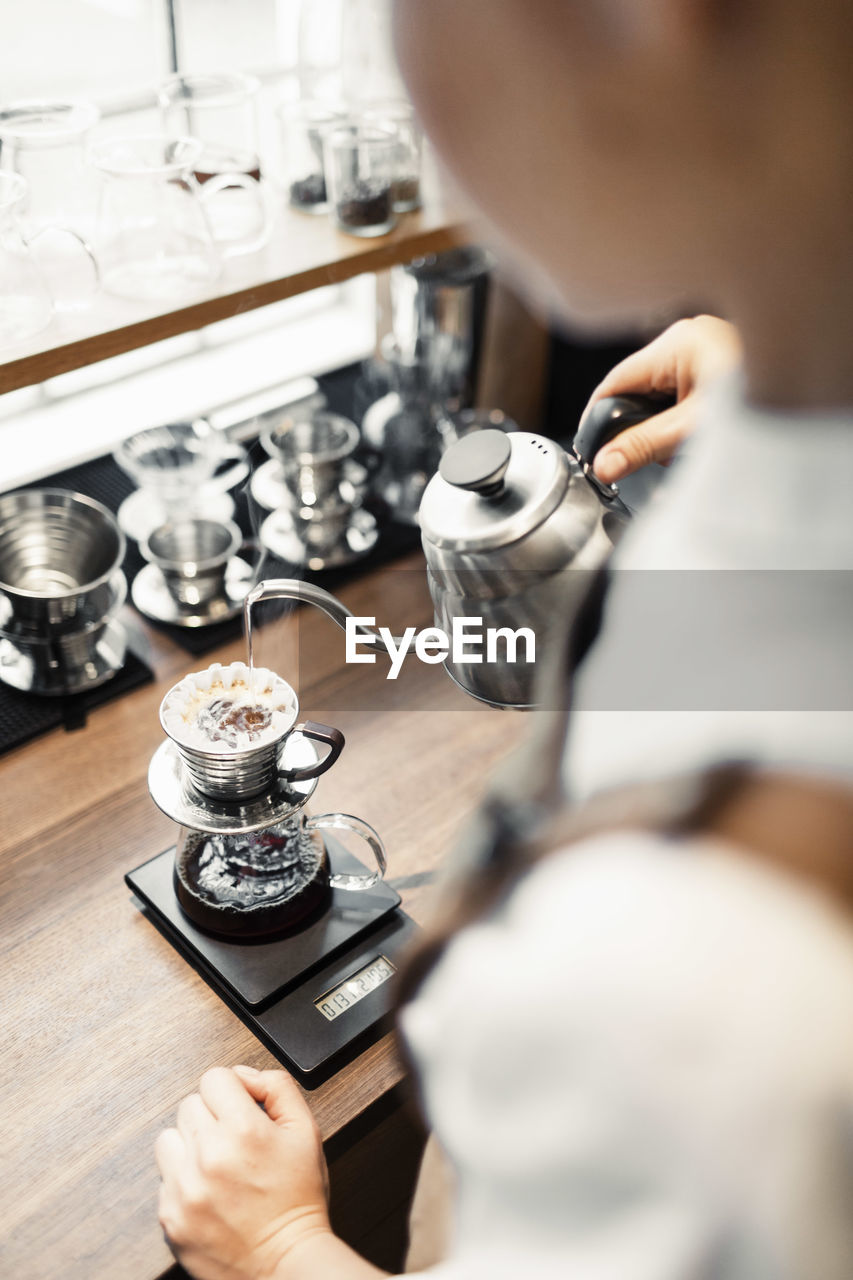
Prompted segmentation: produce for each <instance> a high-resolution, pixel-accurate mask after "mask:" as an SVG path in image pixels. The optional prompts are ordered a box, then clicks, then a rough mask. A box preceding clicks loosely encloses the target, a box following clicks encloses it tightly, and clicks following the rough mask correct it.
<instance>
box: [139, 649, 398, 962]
mask: <svg viewBox="0 0 853 1280" xmlns="http://www.w3.org/2000/svg"><path fill="white" fill-rule="evenodd" d="M226 704H227V705H226ZM199 707H200V708H201V710H200V712H199V713H198V715H197V714H196V711H197V709H198V708H199ZM259 710H263V711H264V712H266V711H270V717H271V718H270V720H269V721H268V723H267V724H265V725H264V727H263V728H262V729H257V725H256V723H253V717H254V716H255V713H256V712H258V711H259ZM208 712H209V713H210V714H209V715H208V714H207V713H208ZM298 713H299V702H298V699H297V696H296V694H295V692H294V690H293V689H292V688H291V687H290V686H289V685H288V684H287V683H286V682H285V681H284V680H282V679H281V678H280V677H279V676H277V675H275V673H274V672H271V671H269V670H267V669H265V668H254V669H252V671H251V672H250V669H249V668H248V667H247V666H246V665H245V664H244V663H232V664H231V666H230V667H221V666H219V664H214V666H212V667H210V668H208V670H207V671H206V672H199V673H194V674H192V675H190V676H187V677H186V678H185V679H184V680H183V681H181V682H179V684H177V685H175V686H174V687H173V688H172V689H171V690H170V691H169V693H167V695H166V697H165V698H164V699H163V703H162V705H161V709H160V721H161V724H162V726H163V729H164V730H165V732H166V734H167V738H166V741H165V742H164V743H162V744H161V746H160V747H159V748H158V750H157V751H156V752H155V754H154V756H153V757H152V760H151V764H150V767H149V773H148V786H149V790H150V792H151V796H152V798H153V799H154V801H155V803H156V804H157V805H158V806H159V807H160V808H161V809H162V810H163V812H164V813H166V814H167V815H168V816H169V817H170V818H172V819H173V820H174V821H175V822H177V823H178V824H179V826H180V833H179V836H178V842H177V850H176V856H175V864H174V872H173V883H174V889H175V894H176V897H177V900H178V902H179V904H180V906H181V909H182V910H183V912H184V914H185V915H186V916H187V917H188V918H189V919H190V920H191V921H192V922H193V923H194V924H196V925H199V926H200V927H201V928H202V929H204V930H206V931H207V932H209V933H213V934H216V935H220V936H224V937H229V938H235V939H249V938H259V937H271V936H274V935H278V934H282V933H286V932H287V931H289V930H291V929H293V928H294V927H296V926H299V925H301V924H302V923H304V922H305V921H306V920H308V919H310V918H314V917H315V915H317V914H319V913H321V912H322V911H323V910H324V909H325V907H326V906H327V904H328V902H329V900H330V894H331V891H332V890H333V889H342V890H346V891H356V892H358V891H363V890H365V889H370V888H372V887H373V886H374V885H375V884H376V883H377V882H378V881H379V880H380V879H381V878H382V877H383V875H384V873H385V866H386V860H385V848H384V845H383V843H382V840H381V839H380V837H379V836H378V835H377V833H376V832H375V831H374V830H373V828H372V827H371V826H369V825H368V824H367V823H366V822H363V821H362V820H361V819H360V818H357V817H354V816H353V815H351V814H344V813H324V814H320V815H315V816H313V817H309V816H308V815H307V813H306V810H305V806H306V805H307V803H308V800H309V799H310V798H311V796H312V795H313V793H314V790H315V788H316V786H317V780H318V778H319V777H320V775H321V774H323V773H325V772H326V771H327V770H328V769H330V768H331V766H332V765H333V764H334V762H335V761H336V760H337V758H338V756H339V755H340V753H341V751H342V750H343V747H344V736H343V734H342V733H341V732H340V730H339V729H336V728H334V727H332V726H331V725H323V724H318V723H316V722H314V721H311V720H308V721H305V722H301V723H297V717H298ZM205 717H207V718H205ZM200 725H201V728H199V726H200ZM211 726H212V728H213V733H212V734H211ZM256 730H257V731H256ZM218 733H219V734H221V735H223V736H219V737H217V736H216V735H217V734H218ZM205 735H206V738H207V740H205ZM315 743H320V744H324V745H325V746H326V747H327V748H328V750H327V752H326V754H325V755H323V756H319V755H318V754H317V750H316V747H315V745H314V744H315ZM329 830H336V831H348V832H350V833H352V834H354V835H357V836H359V837H360V839H362V840H363V841H364V843H365V844H366V845H367V846H368V848H369V849H370V851H371V854H372V857H373V860H374V862H375V865H376V869H375V870H373V871H366V872H364V873H363V874H355V873H347V874H335V873H333V872H332V870H331V867H330V863H329V855H328V850H327V848H326V844H325V841H324V839H323V834H322V833H323V832H324V831H329Z"/></svg>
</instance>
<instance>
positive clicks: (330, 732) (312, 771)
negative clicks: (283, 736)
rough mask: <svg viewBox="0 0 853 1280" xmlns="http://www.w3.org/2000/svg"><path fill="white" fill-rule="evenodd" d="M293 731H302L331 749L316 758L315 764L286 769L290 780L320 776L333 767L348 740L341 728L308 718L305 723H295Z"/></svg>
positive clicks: (286, 775) (300, 780) (298, 780)
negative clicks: (320, 757)
mask: <svg viewBox="0 0 853 1280" xmlns="http://www.w3.org/2000/svg"><path fill="white" fill-rule="evenodd" d="M291 732H292V733H301V734H302V736H303V737H304V738H311V739H312V740H313V741H314V742H325V744H326V746H327V747H328V748H329V750H328V751H327V752H326V754H325V755H324V756H323V758H322V759H321V760H315V761H314V763H313V764H306V765H303V766H302V767H301V768H299V769H293V770H292V771H291V770H287V771H285V772H284V777H286V778H287V780H288V782H305V781H306V780H307V779H308V778H319V776H320V774H321V773H325V772H326V770H327V769H331V767H332V765H333V764H334V763H335V761H336V760H337V758H338V756H339V755H340V754H341V752H342V751H343V749H344V743H345V741H346V739H345V738H344V735H343V734H342V733H341V731H340V729H335V728H334V726H333V725H330V724H317V722H316V721H314V720H306V721H305V723H304V724H297V725H294V727H293V729H292V730H291Z"/></svg>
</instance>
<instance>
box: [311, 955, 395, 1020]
mask: <svg viewBox="0 0 853 1280" xmlns="http://www.w3.org/2000/svg"><path fill="white" fill-rule="evenodd" d="M396 972H397V970H396V969H395V967H394V965H393V964H392V963H391V961H390V960H389V959H388V958H387V957H386V956H377V957H376V959H375V960H371V961H370V963H369V964H366V965H365V966H364V968H363V969H359V971H358V973H354V974H353V975H352V977H351V978H347V979H346V981H344V982H341V983H339V985H338V986H337V987H332V989H331V991H326V992H325V993H324V994H323V995H321V996H318V997H317V999H316V1000H315V1001H314V1007H315V1008H316V1009H318V1010H319V1011H320V1013H322V1015H323V1017H324V1018H325V1019H326V1021H327V1022H334V1020H335V1018H339V1017H340V1015H341V1014H342V1013H345V1012H346V1010H347V1009H350V1008H351V1007H352V1006H353V1005H354V1004H358V1002H359V1000H363V999H364V997H365V996H367V995H370V992H371V991H375V990H376V988H377V987H381V986H382V983H383V982H387V981H388V979H389V978H390V977H391V975H392V974H394V973H396Z"/></svg>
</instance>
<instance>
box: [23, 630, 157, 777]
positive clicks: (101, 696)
mask: <svg viewBox="0 0 853 1280" xmlns="http://www.w3.org/2000/svg"><path fill="white" fill-rule="evenodd" d="M153 678H154V677H153V673H152V671H151V668H150V667H148V666H146V664H145V663H144V662H143V661H142V659H141V658H139V657H137V655H136V654H135V653H132V652H131V651H130V650H129V649H128V651H127V658H126V660H125V664H124V666H123V667H122V669H121V671H117V672H116V674H115V675H114V676H113V677H112V679H111V680H107V682H106V683H105V684H102V685H99V686H98V687H97V689H88V690H86V692H84V693H71V694H67V695H65V696H64V697H58V698H43V697H39V696H38V695H37V694H33V693H20V692H19V691H18V690H17V689H10V688H9V686H8V685H5V684H0V754H2V753H3V752H4V751H11V750H12V748H13V747H19V746H21V745H22V743H24V742H29V740H30V738H35V737H38V735H39V734H40V733H47V731H48V730H49V729H59V728H64V729H65V730H66V732H69V733H70V732H71V731H72V730H74V729H82V728H83V727H84V725H85V724H86V718H87V716H88V714H89V712H90V711H94V709H95V707H99V706H101V705H102V704H103V703H105V702H109V701H111V699H113V698H118V697H120V695H121V694H123V693H130V691H131V689H136V688H138V687H139V686H140V685H143V684H147V683H148V681H149V680H152V679H153Z"/></svg>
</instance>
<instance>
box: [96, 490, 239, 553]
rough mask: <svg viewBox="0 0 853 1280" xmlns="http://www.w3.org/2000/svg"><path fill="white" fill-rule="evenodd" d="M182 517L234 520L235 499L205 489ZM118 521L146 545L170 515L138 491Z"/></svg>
mask: <svg viewBox="0 0 853 1280" xmlns="http://www.w3.org/2000/svg"><path fill="white" fill-rule="evenodd" d="M182 514H183V515H185V516H186V517H187V518H189V517H190V516H204V518H205V519H206V520H230V519H231V517H232V516H233V515H234V500H233V498H231V497H230V495H229V494H227V493H217V492H216V491H215V490H214V491H213V492H211V491H210V490H208V489H206V488H205V487H204V486H202V487H201V489H200V490H198V493H197V496H196V500H195V502H187V503H186V504H185V506H184V507H183V508H182ZM116 519H117V520H118V523H119V528H120V529H121V530H122V532H123V533H126V534H127V536H128V537H129V538H133V540H134V542H144V541H145V539H146V538H147V537H148V535H149V534H150V533H153V532H154V530H155V529H159V527H160V525H161V524H165V523H166V522H167V520H168V519H169V512H168V511H167V510H166V508H165V507H164V505H163V504H162V502H160V501H159V499H157V498H155V497H154V495H153V494H151V493H149V492H147V491H146V490H145V489H134V491H133V493H132V494H130V496H129V497H127V498H125V500H124V502H123V503H122V504H121V506H120V507H119V509H118V514H117V516H116Z"/></svg>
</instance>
